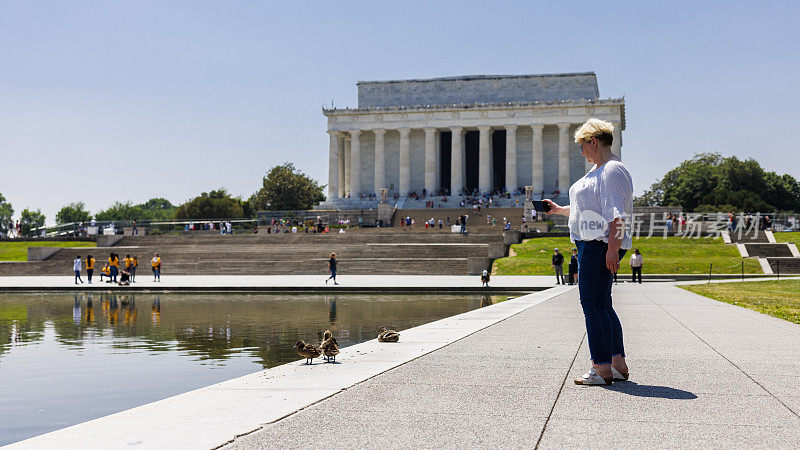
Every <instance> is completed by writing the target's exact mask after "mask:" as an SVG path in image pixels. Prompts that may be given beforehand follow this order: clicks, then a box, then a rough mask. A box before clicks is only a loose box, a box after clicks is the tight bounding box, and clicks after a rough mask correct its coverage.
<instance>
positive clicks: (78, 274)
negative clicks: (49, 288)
mask: <svg viewBox="0 0 800 450" xmlns="http://www.w3.org/2000/svg"><path fill="white" fill-rule="evenodd" d="M78 280H80V281H81V283H83V280H81V271H80V270H76V271H75V284H78Z"/></svg>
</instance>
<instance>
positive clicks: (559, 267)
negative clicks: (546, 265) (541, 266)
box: [550, 248, 564, 284]
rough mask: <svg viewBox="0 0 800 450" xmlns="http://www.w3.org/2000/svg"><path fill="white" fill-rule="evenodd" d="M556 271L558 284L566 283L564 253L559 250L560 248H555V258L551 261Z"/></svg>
mask: <svg viewBox="0 0 800 450" xmlns="http://www.w3.org/2000/svg"><path fill="white" fill-rule="evenodd" d="M550 265H551V266H553V269H554V270H555V271H556V284H564V255H562V254H561V253H559V252H558V249H557V248H556V249H554V250H553V259H552V261H551V263H550Z"/></svg>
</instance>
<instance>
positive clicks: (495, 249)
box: [489, 242, 510, 259]
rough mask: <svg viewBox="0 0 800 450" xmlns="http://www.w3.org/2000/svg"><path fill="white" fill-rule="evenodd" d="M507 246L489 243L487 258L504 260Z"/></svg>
mask: <svg viewBox="0 0 800 450" xmlns="http://www.w3.org/2000/svg"><path fill="white" fill-rule="evenodd" d="M509 247H510V246H509V245H508V244H504V243H502V242H491V243H489V258H491V259H498V258H505V257H506V256H508V249H509Z"/></svg>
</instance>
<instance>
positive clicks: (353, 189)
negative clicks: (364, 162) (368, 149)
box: [350, 130, 361, 198]
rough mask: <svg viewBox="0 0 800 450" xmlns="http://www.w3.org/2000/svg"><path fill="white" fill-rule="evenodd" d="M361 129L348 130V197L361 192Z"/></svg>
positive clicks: (355, 196) (354, 196)
mask: <svg viewBox="0 0 800 450" xmlns="http://www.w3.org/2000/svg"><path fill="white" fill-rule="evenodd" d="M360 137H361V130H350V172H351V173H350V197H351V198H358V195H359V194H360V193H361V141H360Z"/></svg>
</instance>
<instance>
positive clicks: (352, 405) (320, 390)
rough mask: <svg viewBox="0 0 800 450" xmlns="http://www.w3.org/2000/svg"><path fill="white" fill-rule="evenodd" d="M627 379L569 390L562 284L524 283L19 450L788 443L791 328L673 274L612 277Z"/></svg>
mask: <svg viewBox="0 0 800 450" xmlns="http://www.w3.org/2000/svg"><path fill="white" fill-rule="evenodd" d="M614 289H615V291H614V295H615V296H614V299H615V300H614V301H615V307H616V309H617V311H618V313H619V315H620V317H621V319H622V322H623V328H624V330H625V333H626V336H625V344H626V351H627V353H628V361H629V365H630V371H631V380H630V381H628V382H618V383H614V386H612V387H599V386H592V387H581V386H576V385H574V384H573V382H572V379H573V378H575V377H578V376H580V375H581V374H582V373H583V372H584V370H585V369H586V368H587V367H588V365H589V362H588V358H589V357H588V349H587V344H586V335H585V327H584V322H583V315H582V312H581V309H580V305H579V302H578V298H577V290H576V289H575V288H574V287H569V286H565V287H558V288H555V289H551V290H547V291H541V292H536V293H533V294H529V295H524V296H522V297H518V298H515V299H513V300H509V301H506V302H501V303H498V304H495V305H492V306H489V307H485V308H480V309H477V310H474V311H470V312H467V313H464V314H460V315H458V316H454V317H451V318H447V319H442V320H440V321H436V322H432V323H429V324H426V325H423V326H420V327H416V328H413V329H410V330H405V331H403V332H401V339H400V342H399V343H397V344H380V343H378V342H376V341H369V342H365V343H362V344H357V345H354V346H351V347H347V348H344V349H343V352H342V354H341V355H339V357H338V358H337V361H338V362H339V363H338V364H325V363H316V364H314V365H311V366H307V365H305V364H303V363H301V362H300V361H298V362H296V363H291V364H286V365H283V366H279V367H276V368H273V369H269V370H265V371H261V372H257V373H254V374H252V375H248V376H245V377H241V378H237V379H234V380H230V381H227V382H224V383H220V384H217V385H213V386H209V387H207V388H202V389H199V390H196V391H192V392H188V393H186V394H181V395H178V396H176V397H171V398H168V399H165V400H162V401H159V402H155V403H151V404H148V405H144V406H141V407H138V408H134V409H131V410H128V411H123V412H121V413H118V414H114V415H111V416H107V417H104V418H100V419H97V420H94V421H90V422H86V423H83V424H79V425H76V426H73V427H70V428H66V429H63V430H59V431H56V432H53V433H49V434H46V435H43V436H40V437H38V438H33V439H31V440H28V441H23V442H21V443H18V444H15V446H17V447H19V448H63V447H65V446H66V447H69V446H71V445H73V444H74V445H76V446H77V445H80V446H82V447H84V448H106V447H114V446H127V445H134V444H135V445H136V446H137V447H138V448H213V447H217V446H220V445H225V446H226V447H228V448H263V447H275V448H278V447H280V448H287V447H289V448H306V447H312V446H313V447H322V448H341V447H365V446H395V447H397V446H403V447H409V446H410V447H440V446H459V447H461V446H469V447H490V446H491V447H531V448H532V447H536V446H540V447H542V448H556V447H590V446H595V445H597V443H598V442H601V443H603V445H613V447H614V448H634V447H636V448H640V447H731V446H735V447H761V448H767V447H769V448H789V447H796V443H797V442H800V378H798V376H797V374H798V373H800V346H799V345H798V342H799V341H800V340H799V338H800V325H795V324H791V323H789V322H786V321H783V320H779V319H776V318H772V317H769V316H765V315H762V314H759V313H756V312H754V311H750V310H747V309H743V308H739V307H736V306H733V305H729V304H725V303H721V302H716V301H713V300H709V299H707V298H704V297H702V296H699V295H696V294H693V293H691V292H687V291H685V290H683V289H680V288H678V287H676V286H674V285H673V284H672V283H645V284H643V285H633V284H624V285H617V286H615V288H614Z"/></svg>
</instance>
